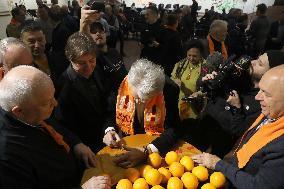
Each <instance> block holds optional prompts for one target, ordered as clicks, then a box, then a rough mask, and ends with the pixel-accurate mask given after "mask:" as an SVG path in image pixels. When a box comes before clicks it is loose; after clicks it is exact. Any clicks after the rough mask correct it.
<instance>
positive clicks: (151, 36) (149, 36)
mask: <svg viewBox="0 0 284 189" xmlns="http://www.w3.org/2000/svg"><path fill="white" fill-rule="evenodd" d="M162 30H163V28H162V26H161V23H160V22H159V21H157V22H155V23H154V24H148V25H147V28H146V29H145V30H144V31H142V32H141V43H142V45H143V46H144V47H143V49H142V50H141V55H140V57H141V58H146V59H148V60H150V61H152V62H154V63H156V64H158V63H159V61H160V59H161V49H162V45H163V44H162V39H161V32H162ZM153 41H157V42H158V43H160V45H159V46H158V47H151V44H152V42H153Z"/></svg>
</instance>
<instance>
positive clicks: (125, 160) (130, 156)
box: [113, 146, 147, 168]
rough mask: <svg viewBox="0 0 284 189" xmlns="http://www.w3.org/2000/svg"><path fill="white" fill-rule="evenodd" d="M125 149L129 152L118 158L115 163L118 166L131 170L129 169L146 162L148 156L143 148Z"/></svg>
mask: <svg viewBox="0 0 284 189" xmlns="http://www.w3.org/2000/svg"><path fill="white" fill-rule="evenodd" d="M124 149H125V150H127V151H128V152H126V153H124V154H122V155H119V156H117V157H116V158H115V159H114V160H113V161H114V163H115V164H116V165H118V166H120V167H123V168H129V167H135V166H136V165H138V164H139V163H141V162H142V161H144V160H146V158H147V156H146V155H145V154H144V149H143V148H130V147H127V146H124Z"/></svg>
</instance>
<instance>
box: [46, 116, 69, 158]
mask: <svg viewBox="0 0 284 189" xmlns="http://www.w3.org/2000/svg"><path fill="white" fill-rule="evenodd" d="M41 126H42V127H43V128H44V129H45V130H46V131H47V133H48V134H49V135H50V136H51V137H52V138H53V139H54V140H55V142H56V143H57V144H58V145H61V146H63V147H64V149H65V151H66V152H67V153H69V151H70V147H69V145H68V144H67V143H66V142H65V141H64V140H63V136H62V135H61V134H59V133H58V132H57V131H56V130H55V129H54V128H53V127H52V126H50V125H48V124H46V123H45V122H42V123H41Z"/></svg>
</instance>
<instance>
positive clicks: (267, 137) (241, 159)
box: [235, 114, 284, 168]
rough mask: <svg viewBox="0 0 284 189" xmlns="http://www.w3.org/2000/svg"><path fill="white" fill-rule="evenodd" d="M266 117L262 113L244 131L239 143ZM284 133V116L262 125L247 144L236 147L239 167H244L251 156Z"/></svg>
mask: <svg viewBox="0 0 284 189" xmlns="http://www.w3.org/2000/svg"><path fill="white" fill-rule="evenodd" d="M263 118H264V115H263V114H261V115H260V116H259V117H258V118H257V119H256V121H255V122H254V123H253V124H252V126H251V127H250V128H249V129H248V130H247V131H246V132H245V133H244V135H243V136H242V139H241V141H240V143H239V146H240V144H241V143H242V142H243V140H244V138H245V136H246V135H247V134H248V132H249V131H250V130H251V129H253V128H255V127H256V126H258V125H259V123H260V122H261V121H262V119H263ZM283 134H284V116H283V117H281V118H280V119H278V120H277V121H275V122H273V123H267V124H264V125H262V126H261V127H260V128H259V129H258V131H257V132H256V133H255V134H254V135H253V136H252V137H251V138H250V139H249V140H248V142H247V143H246V144H244V145H243V146H242V148H240V149H239V147H238V148H237V149H236V151H235V153H237V159H238V167H239V168H243V167H245V166H246V164H247V163H248V162H249V160H250V158H251V157H252V156H253V155H254V154H255V153H256V152H258V151H259V150H260V149H261V148H263V147H264V146H266V145H267V144H268V143H270V142H271V141H273V140H274V139H276V138H278V137H280V136H282V135H283Z"/></svg>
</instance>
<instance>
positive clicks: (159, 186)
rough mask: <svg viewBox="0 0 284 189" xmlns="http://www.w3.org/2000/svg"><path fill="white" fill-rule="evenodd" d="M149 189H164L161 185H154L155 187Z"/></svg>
mask: <svg viewBox="0 0 284 189" xmlns="http://www.w3.org/2000/svg"><path fill="white" fill-rule="evenodd" d="M151 189H165V188H164V187H162V186H161V185H156V186H153V187H152V188H151Z"/></svg>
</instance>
